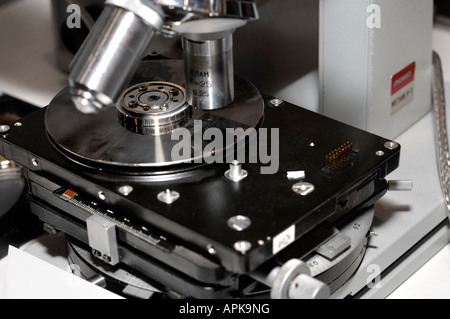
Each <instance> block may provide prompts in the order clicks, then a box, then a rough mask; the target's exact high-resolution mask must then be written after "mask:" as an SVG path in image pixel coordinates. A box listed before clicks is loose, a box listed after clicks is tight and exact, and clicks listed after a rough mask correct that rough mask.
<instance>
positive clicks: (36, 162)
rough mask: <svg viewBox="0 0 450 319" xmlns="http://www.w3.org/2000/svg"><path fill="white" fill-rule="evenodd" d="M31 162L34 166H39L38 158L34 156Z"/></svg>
mask: <svg viewBox="0 0 450 319" xmlns="http://www.w3.org/2000/svg"><path fill="white" fill-rule="evenodd" d="M31 164H33V166H34V167H39V162H38V160H37V159H35V158H33V159H32V160H31Z"/></svg>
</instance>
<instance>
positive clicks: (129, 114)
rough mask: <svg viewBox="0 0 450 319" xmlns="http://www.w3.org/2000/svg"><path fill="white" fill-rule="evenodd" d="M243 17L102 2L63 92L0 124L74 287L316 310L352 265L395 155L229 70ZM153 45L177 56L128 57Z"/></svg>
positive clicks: (245, 9) (208, 5)
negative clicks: (172, 43)
mask: <svg viewBox="0 0 450 319" xmlns="http://www.w3.org/2000/svg"><path fill="white" fill-rule="evenodd" d="M256 19H258V11H257V7H256V4H255V2H253V1H237V0H221V1H203V0H194V1H190V0H184V1H182V0H107V1H106V2H105V7H104V9H103V12H102V13H101V15H100V17H99V19H98V20H97V21H96V23H95V25H94V27H93V29H92V30H91V32H90V34H89V36H88V37H87V39H86V40H85V42H84V44H83V45H82V47H81V48H80V50H79V51H78V53H77V55H76V56H75V58H74V59H73V62H72V64H71V67H70V74H69V77H68V85H67V87H66V88H65V89H63V90H62V91H61V92H60V93H59V94H58V95H56V96H55V98H54V99H53V100H52V101H51V103H50V104H49V105H48V106H47V107H46V108H43V109H41V110H39V111H36V112H34V113H32V114H30V115H29V116H26V117H24V118H23V119H21V120H20V121H18V122H16V123H15V124H14V125H13V126H8V127H6V126H5V127H2V131H1V133H0V136H1V138H0V154H3V155H4V157H5V158H8V159H11V160H14V161H15V162H16V163H17V164H18V165H20V166H21V167H23V170H24V175H25V177H26V179H27V182H28V200H29V203H30V208H31V211H32V213H33V214H34V215H36V216H37V217H38V218H39V219H40V220H41V221H42V224H43V227H44V229H45V230H46V231H48V232H49V233H50V234H57V233H63V234H64V235H65V236H66V245H67V250H68V254H69V256H68V260H69V262H70V263H72V264H75V265H80V266H81V274H82V276H83V277H84V278H85V279H87V280H90V281H92V282H96V283H99V284H100V285H102V286H103V287H105V288H106V289H109V290H112V291H114V292H116V293H118V294H121V295H124V296H127V297H134V298H144V299H148V298H184V297H188V298H199V299H202V298H249V297H255V296H256V297H270V298H277V299H278V298H291V299H293V298H327V297H328V296H329V295H330V294H331V293H333V292H334V291H336V290H337V289H338V288H339V287H340V286H341V285H342V284H343V283H344V282H345V281H346V280H347V279H348V278H350V277H351V275H352V274H353V272H354V271H355V270H356V269H357V266H358V265H359V263H360V262H361V260H362V258H363V256H364V252H365V248H366V244H367V234H368V232H369V230H370V226H371V224H372V220H373V210H372V205H373V203H374V202H375V201H377V200H378V199H379V198H381V197H382V196H383V195H384V194H385V193H386V191H387V189H388V183H387V181H386V180H385V178H386V176H387V175H388V174H390V173H391V172H392V171H394V170H395V169H396V168H397V167H398V165H399V156H400V148H401V147H400V145H399V144H398V143H396V142H394V141H392V140H389V139H385V138H382V137H380V136H377V135H374V134H372V133H369V132H365V131H363V130H360V129H357V128H354V127H352V126H349V125H347V124H343V123H341V122H338V121H336V120H333V119H330V118H327V117H325V116H322V115H320V114H317V113H314V112H311V111H308V110H306V109H303V108H301V107H298V106H295V105H292V104H290V103H288V102H285V101H283V100H281V99H279V98H276V97H274V96H269V95H265V94H262V93H260V92H259V90H258V89H257V88H256V87H255V86H254V85H253V84H252V83H251V82H250V81H248V80H247V79H246V78H244V77H242V76H240V75H239V74H235V72H234V66H233V32H234V31H235V30H236V29H237V28H241V27H245V25H246V24H247V23H250V22H252V21H254V20H256ZM156 34H158V35H163V36H165V37H167V38H174V37H177V38H178V37H179V38H181V43H182V49H183V59H182V60H175V59H158V60H143V57H144V55H145V52H146V50H147V48H148V47H149V45H150V44H151V42H152V39H153V38H154V37H155V35H156ZM269 133H270V134H269ZM181 137H183V138H184V137H186V138H185V139H183V141H182V142H189V143H183V145H182V146H180V138H181ZM224 137H226V138H224ZM221 138H222V140H220V139H221ZM186 145H187V146H186ZM185 146H186V147H185ZM269 150H270V154H269ZM240 152H243V153H240ZM230 154H231V155H230ZM242 154H244V155H243V156H240V155H242Z"/></svg>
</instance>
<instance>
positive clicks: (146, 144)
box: [45, 60, 264, 168]
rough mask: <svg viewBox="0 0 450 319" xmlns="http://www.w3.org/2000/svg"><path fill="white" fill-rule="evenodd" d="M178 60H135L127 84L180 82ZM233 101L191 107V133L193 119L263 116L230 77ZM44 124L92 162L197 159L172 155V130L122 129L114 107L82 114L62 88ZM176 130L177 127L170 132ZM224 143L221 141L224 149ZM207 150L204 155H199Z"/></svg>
mask: <svg viewBox="0 0 450 319" xmlns="http://www.w3.org/2000/svg"><path fill="white" fill-rule="evenodd" d="M183 68H184V64H183V61H180V60H176V61H175V60H162V61H146V62H143V63H142V64H141V67H140V68H139V70H138V72H137V73H136V75H135V77H134V79H133V81H132V83H131V84H130V85H133V84H137V83H141V82H146V81H164V82H172V83H175V84H177V85H181V86H183V84H184V71H183ZM235 93H236V98H235V101H234V102H233V103H232V104H231V105H229V106H227V107H225V108H222V109H219V110H215V111H207V110H202V109H199V108H193V110H192V117H191V118H190V120H189V121H188V122H187V123H186V125H185V128H187V129H188V130H189V132H190V134H191V136H194V133H195V132H194V129H195V127H194V121H196V120H198V121H202V123H203V128H204V129H205V128H208V127H217V128H218V129H225V128H237V127H242V128H244V129H245V128H249V127H257V126H258V124H259V123H260V122H261V119H262V116H263V109H264V102H263V99H262V97H261V95H260V93H259V92H258V90H257V89H256V88H255V87H254V86H253V85H252V84H251V83H250V82H248V81H247V80H245V79H243V78H241V77H236V78H235ZM45 124H46V129H47V133H48V135H49V137H50V138H51V140H52V141H53V142H54V144H56V145H57V147H58V149H61V150H62V151H63V152H64V153H65V154H67V155H68V156H69V157H70V158H71V159H73V160H75V161H83V162H84V163H88V164H87V165H92V166H94V167H98V166H101V167H102V168H104V167H105V166H108V165H111V166H114V167H124V168H126V167H129V168H152V167H154V168H155V167H162V166H166V165H174V164H181V163H183V162H186V161H187V162H190V160H195V159H199V158H200V159H201V157H202V155H203V154H202V155H200V156H199V155H198V154H194V150H192V154H191V157H190V160H189V159H187V160H185V159H183V160H172V158H171V157H172V156H171V152H172V149H173V147H174V146H175V145H176V144H178V143H180V141H179V140H178V139H175V140H172V134H152V135H142V134H138V133H133V132H131V131H129V130H128V129H126V128H124V127H123V126H122V125H121V124H120V123H119V120H118V115H117V110H116V109H115V108H111V109H105V110H102V111H100V112H99V113H97V114H83V113H81V112H79V111H78V110H77V108H76V107H75V106H74V104H73V102H72V100H71V95H70V94H69V92H68V90H67V89H65V90H63V91H62V92H61V93H60V94H58V95H57V96H56V97H55V99H54V100H53V101H52V102H51V103H50V105H49V106H48V107H47V110H46V114H45ZM174 132H177V130H175V131H173V132H172V133H174ZM226 147H229V145H224V148H226ZM206 157H208V155H205V156H204V157H203V158H204V159H205V158H206Z"/></svg>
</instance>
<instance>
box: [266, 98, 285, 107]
mask: <svg viewBox="0 0 450 319" xmlns="http://www.w3.org/2000/svg"><path fill="white" fill-rule="evenodd" d="M269 103H270V104H271V105H272V106H280V105H282V104H283V103H284V102H283V100H282V99H272V100H270V101H269Z"/></svg>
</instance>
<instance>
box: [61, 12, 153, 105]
mask: <svg viewBox="0 0 450 319" xmlns="http://www.w3.org/2000/svg"><path fill="white" fill-rule="evenodd" d="M158 23H159V25H161V24H162V19H161V21H156V22H155V25H158ZM154 33H155V27H154V26H152V25H150V24H148V23H147V22H145V21H143V20H142V19H141V18H140V17H139V16H137V15H136V14H134V13H133V12H130V11H128V10H126V9H123V8H118V7H114V6H110V5H108V6H106V7H105V9H104V11H103V12H102V14H101V16H100V18H99V20H98V21H97V23H96V25H95V27H94V29H93V30H92V31H91V33H90V34H89V37H88V38H87V39H86V41H85V42H84V44H83V46H82V47H81V49H80V50H79V51H78V54H77V55H76V57H75V59H74V64H73V68H72V70H71V74H70V76H69V79H68V81H69V86H70V87H71V93H72V94H73V95H74V103H75V105H76V106H77V108H78V109H79V110H80V111H82V112H83V113H95V112H96V111H98V109H102V108H103V107H105V106H112V105H114V103H115V101H116V100H117V99H118V97H119V95H120V93H121V92H122V91H123V89H124V87H125V85H126V84H127V82H128V81H129V80H130V77H131V76H132V74H133V72H134V71H135V69H136V67H137V66H138V64H139V62H140V61H141V59H142V57H143V55H144V53H145V51H146V49H147V47H148V45H149V43H150V41H151V39H152V38H153V36H154Z"/></svg>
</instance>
